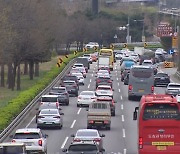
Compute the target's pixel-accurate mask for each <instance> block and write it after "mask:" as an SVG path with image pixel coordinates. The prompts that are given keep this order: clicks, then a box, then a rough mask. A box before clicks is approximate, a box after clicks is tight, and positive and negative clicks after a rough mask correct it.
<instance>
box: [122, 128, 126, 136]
mask: <svg viewBox="0 0 180 154" xmlns="http://www.w3.org/2000/svg"><path fill="white" fill-rule="evenodd" d="M122 131H123V137H124V138H125V137H126V133H125V129H124V128H123V129H122Z"/></svg>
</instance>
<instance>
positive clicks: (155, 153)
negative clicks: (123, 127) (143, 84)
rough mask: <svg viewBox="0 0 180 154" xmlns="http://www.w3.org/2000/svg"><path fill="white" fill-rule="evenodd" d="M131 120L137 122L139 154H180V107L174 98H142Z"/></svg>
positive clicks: (158, 96) (148, 96) (163, 95)
mask: <svg viewBox="0 0 180 154" xmlns="http://www.w3.org/2000/svg"><path fill="white" fill-rule="evenodd" d="M133 120H138V125H137V126H138V129H137V130H138V141H137V143H138V151H139V154H161V153H162V154H179V153H180V105H179V104H178V102H177V100H176V98H175V97H174V96H171V95H165V94H157V95H156V94H150V95H144V96H142V98H141V101H140V104H139V107H136V108H135V111H134V114H133Z"/></svg>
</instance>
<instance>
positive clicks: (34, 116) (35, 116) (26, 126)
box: [26, 116, 36, 128]
mask: <svg viewBox="0 0 180 154" xmlns="http://www.w3.org/2000/svg"><path fill="white" fill-rule="evenodd" d="M35 118H36V116H34V117H33V118H32V119H31V121H30V122H29V123H28V124H27V125H26V128H27V127H29V125H30V124H31V123H32V121H33V120H34V119H35Z"/></svg>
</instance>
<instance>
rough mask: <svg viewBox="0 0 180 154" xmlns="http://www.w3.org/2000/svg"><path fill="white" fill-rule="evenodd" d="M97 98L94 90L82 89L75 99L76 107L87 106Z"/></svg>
mask: <svg viewBox="0 0 180 154" xmlns="http://www.w3.org/2000/svg"><path fill="white" fill-rule="evenodd" d="M96 99H97V97H96V94H95V91H82V92H81V93H80V94H79V96H78V99H77V107H80V106H89V104H91V103H92V102H95V101H96Z"/></svg>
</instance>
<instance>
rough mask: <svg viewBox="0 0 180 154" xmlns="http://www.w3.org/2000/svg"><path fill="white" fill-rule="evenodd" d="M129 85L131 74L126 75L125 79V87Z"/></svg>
mask: <svg viewBox="0 0 180 154" xmlns="http://www.w3.org/2000/svg"><path fill="white" fill-rule="evenodd" d="M128 84H129V73H127V74H126V76H125V77H124V85H128Z"/></svg>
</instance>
